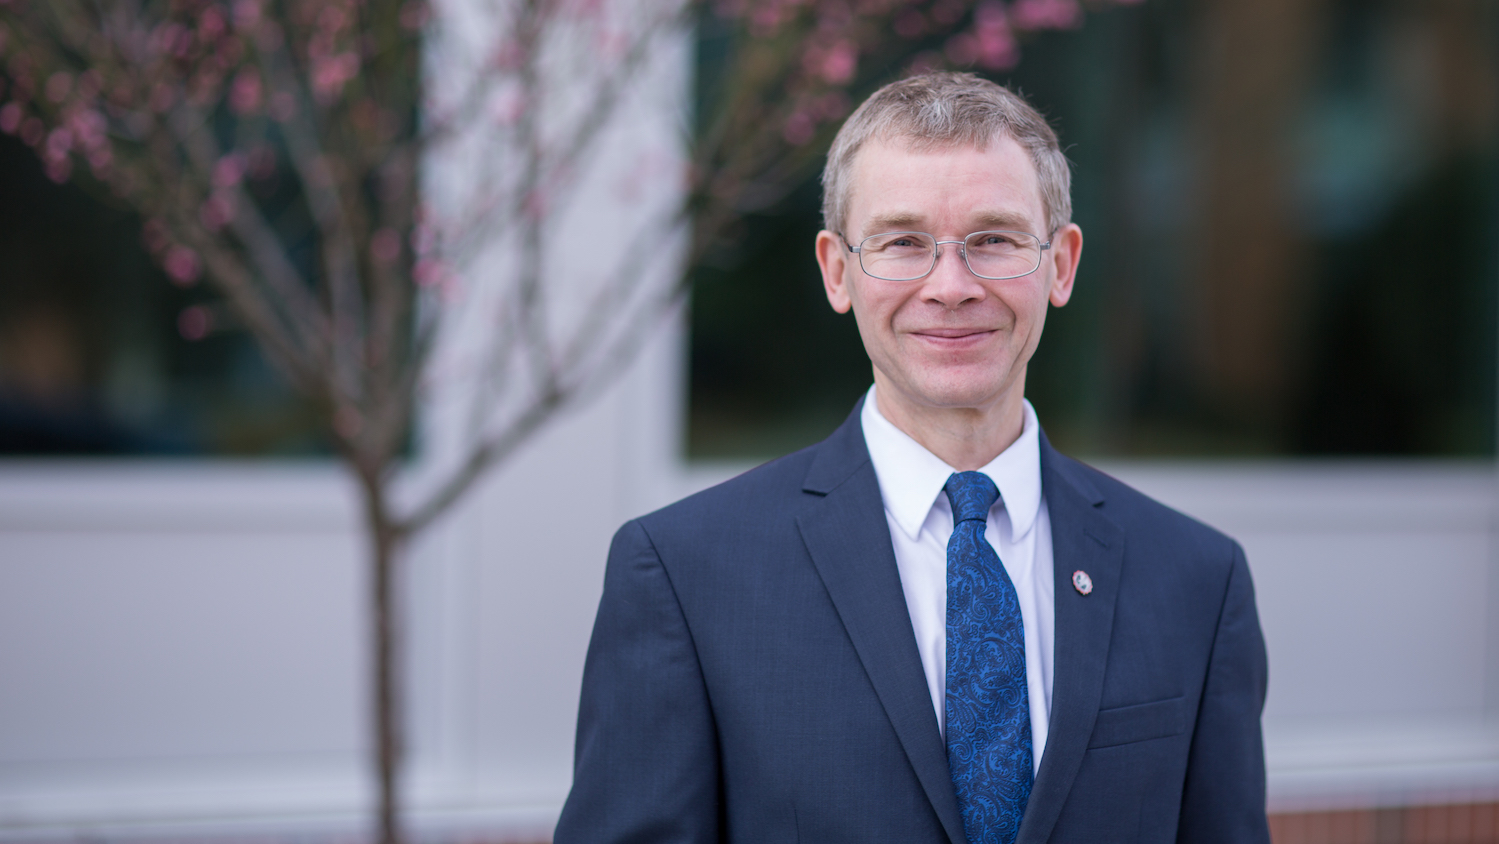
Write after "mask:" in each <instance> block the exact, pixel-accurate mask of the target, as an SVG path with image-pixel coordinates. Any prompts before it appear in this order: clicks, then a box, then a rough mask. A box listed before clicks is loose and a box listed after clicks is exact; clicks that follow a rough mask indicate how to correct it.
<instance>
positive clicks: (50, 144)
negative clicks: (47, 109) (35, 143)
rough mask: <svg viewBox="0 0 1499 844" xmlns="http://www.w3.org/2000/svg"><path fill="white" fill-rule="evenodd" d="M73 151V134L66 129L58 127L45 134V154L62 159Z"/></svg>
mask: <svg viewBox="0 0 1499 844" xmlns="http://www.w3.org/2000/svg"><path fill="white" fill-rule="evenodd" d="M72 151H73V133H72V132H69V131H68V130H67V129H66V128H63V127H59V128H57V129H53V130H52V131H51V132H49V133H47V149H46V154H47V155H49V156H51V157H52V158H62V157H63V156H65V155H67V154H68V153H70V152H72Z"/></svg>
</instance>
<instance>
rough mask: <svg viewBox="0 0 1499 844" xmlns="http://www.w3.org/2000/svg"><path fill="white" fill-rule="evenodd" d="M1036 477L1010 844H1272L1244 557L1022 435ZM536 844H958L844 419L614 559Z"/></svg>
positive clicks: (888, 562) (647, 526) (646, 526)
mask: <svg viewBox="0 0 1499 844" xmlns="http://www.w3.org/2000/svg"><path fill="white" fill-rule="evenodd" d="M1041 473H1042V489H1043V493H1044V494H1045V496H1046V503H1047V507H1048V510H1049V512H1050V516H1051V525H1052V537H1053V556H1054V559H1055V574H1056V640H1055V648H1056V650H1055V676H1054V682H1053V693H1052V705H1051V727H1050V733H1049V737H1048V739H1047V743H1046V747H1045V749H1044V752H1042V753H1041V767H1040V770H1039V772H1038V773H1037V775H1036V780H1035V785H1034V788H1033V790H1032V792H1031V798H1030V803H1029V805H1028V806H1027V808H1026V811H1025V818H1024V821H1023V823H1022V826H1021V828H1020V835H1019V839H1018V844H1041V842H1055V844H1063V842H1077V843H1078V844H1105V843H1106V844H1118V842H1142V844H1143V842H1152V844H1154V842H1201V844H1268V842H1269V840H1270V838H1269V832H1268V830H1267V826H1266V821H1265V772H1264V754H1263V750H1262V745H1261V738H1260V710H1261V707H1262V705H1263V702H1264V695H1265V680H1266V665H1265V649H1264V642H1263V639H1262V637H1261V635H1260V627H1259V620H1258V617H1257V615H1256V612H1255V605H1254V589H1253V586H1252V585H1251V583H1250V579H1249V570H1248V568H1247V566H1246V564H1245V560H1244V554H1243V551H1242V550H1241V549H1240V548H1239V546H1238V545H1237V544H1236V543H1234V542H1233V541H1232V540H1230V539H1228V538H1227V537H1225V536H1223V535H1222V534H1220V533H1218V532H1216V531H1214V530H1212V529H1211V528H1208V527H1206V526H1204V525H1202V524H1200V523H1198V522H1195V521H1193V520H1191V519H1189V518H1187V517H1186V516H1183V515H1181V514H1179V513H1177V512H1175V511H1173V510H1170V509H1168V508H1166V507H1164V506H1162V505H1161V504H1158V503H1156V502H1155V501H1153V500H1151V499H1149V498H1147V497H1145V496H1144V495H1141V494H1140V493H1138V492H1136V491H1134V490H1132V489H1130V488H1129V487H1127V486H1125V485H1124V484H1121V483H1120V482H1118V481H1116V480H1114V479H1113V478H1110V477H1108V476H1107V475H1104V474H1102V473H1100V472H1098V471H1096V470H1094V469H1091V468H1089V467H1087V466H1084V465H1083V464H1081V463H1078V462H1076V461H1074V460H1071V459H1069V458H1067V457H1064V456H1062V455H1060V454H1058V453H1057V452H1056V451H1055V450H1054V449H1052V447H1051V445H1050V444H1049V443H1048V442H1047V441H1046V438H1045V436H1044V435H1043V436H1042V438H1041ZM1078 570H1081V571H1085V572H1087V573H1088V575H1089V576H1090V577H1091V578H1092V580H1093V590H1092V593H1091V594H1089V595H1082V594H1080V593H1079V592H1078V591H1076V590H1075V589H1073V588H1072V573H1073V572H1074V571H1078ZM1038 750H1039V749H1038ZM555 842H556V844H625V843H626V842H631V844H688V842H691V844H704V843H705V842H744V844H776V843H777V842H816V843H817V844H824V843H827V844H831V843H832V842H848V844H876V842H889V843H890V844H926V842H931V844H939V842H947V843H948V844H965V838H964V835H963V825H962V821H961V819H960V817H959V814H958V805H957V799H956V797H955V795H954V791H953V786H952V781H951V779H950V777H949V773H948V767H947V758H946V751H945V748H944V745H943V741H942V738H941V735H940V733H939V732H938V725H937V717H936V713H935V712H934V711H933V709H932V699H931V695H930V693H929V692H928V689H927V685H926V679H925V675H924V674H923V673H922V666H921V658H920V656H919V655H918V653H917V649H916V639H915V635H914V633H913V632H912V628H911V621H910V616H909V614H908V612H907V609H906V603H905V598H904V596H903V593H902V591H901V584H900V577H899V574H898V572H897V570H896V565H895V553H894V550H893V548H892V546H891V541H890V529H889V526H888V523H887V522H886V520H885V513H884V507H883V503H882V500H881V498H880V490H879V484H878V482H877V480H876V478H875V473H874V467H873V465H872V464H871V463H870V460H869V452H868V449H867V448H866V447H865V444H864V435H863V431H862V428H861V426H860V423H859V412H858V409H857V408H855V411H854V413H853V414H852V415H851V416H850V417H849V418H848V420H847V421H846V422H844V423H843V425H842V426H841V427H840V428H839V429H838V430H837V431H836V432H835V433H834V434H833V435H832V436H831V437H829V438H828V439H827V440H826V441H824V442H822V443H820V444H818V445H816V446H813V447H811V448H808V449H805V450H803V451H799V452H797V453H795V454H792V455H789V456H787V457H784V458H781V459H779V460H776V461H773V462H771V463H768V464H766V465H764V466H761V467H759V468H758V469H755V470H753V471H750V472H748V473H746V474H744V475H741V476H739V477H738V478H735V479H734V480H731V481H729V482H727V483H724V484H721V485H719V486H716V487H714V488H712V489H709V490H707V491H705V492H702V493H699V494H697V495H694V496H692V497H690V498H687V499H685V500H683V501H680V502H678V503H676V504H673V505H671V506H670V507H667V508H665V509H663V510H660V511H657V512H655V513H652V514H650V515H648V516H645V517H642V518H640V519H637V520H635V521H632V522H630V523H628V524H626V525H625V526H624V527H622V528H620V530H619V532H618V534H616V535H615V538H614V543H613V546H612V548H611V549H610V552H609V563H608V568H607V573H606V574H605V581H604V595H603V600H602V601H601V603H600V605H599V612H598V618H597V621H596V622H595V625H594V631H593V640H592V643H591V644H590V646H589V649H588V657H587V662H586V665H585V668H584V674H583V694H582V702H581V707H580V710H579V714H578V735H577V749H576V758H575V771H574V781H573V788H572V793H571V794H570V795H569V797H568V799H567V803H566V805H565V806H564V808H563V810H562V817H561V820H560V821H559V823H558V826H557V831H556V836H555Z"/></svg>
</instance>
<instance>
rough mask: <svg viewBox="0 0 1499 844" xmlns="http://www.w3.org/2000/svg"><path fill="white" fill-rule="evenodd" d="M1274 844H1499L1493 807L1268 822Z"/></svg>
mask: <svg viewBox="0 0 1499 844" xmlns="http://www.w3.org/2000/svg"><path fill="white" fill-rule="evenodd" d="M1270 837H1271V838H1272V839H1273V840H1274V842H1275V844H1499V803H1469V804H1459V805H1451V806H1413V807H1409V808H1403V809H1365V810H1361V811H1343V812H1302V813H1296V814H1282V815H1271V816H1270Z"/></svg>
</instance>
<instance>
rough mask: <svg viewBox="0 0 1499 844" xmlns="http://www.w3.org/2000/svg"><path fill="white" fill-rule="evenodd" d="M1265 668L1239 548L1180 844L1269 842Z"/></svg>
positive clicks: (1200, 715) (1205, 697)
mask: <svg viewBox="0 0 1499 844" xmlns="http://www.w3.org/2000/svg"><path fill="white" fill-rule="evenodd" d="M1267 673H1268V668H1267V665H1266V659H1265V640H1264V637H1263V636H1262V635H1261V633H1260V621H1259V614H1258V613H1257V612H1256V611H1255V606H1254V584H1253V583H1252V582H1251V580H1250V577H1249V565H1248V563H1247V561H1246V560H1245V559H1244V551H1243V549H1242V548H1240V547H1239V545H1238V543H1234V546H1233V563H1232V567H1231V571H1230V574H1229V580H1228V589H1227V593H1226V595H1225V596H1224V601H1223V608H1222V610H1221V612H1220V615H1219V617H1218V630H1217V633H1216V635H1215V638H1214V641H1213V651H1212V657H1211V661H1210V663H1209V665H1208V673H1207V682H1206V684H1205V687H1204V689H1203V693H1202V703H1201V705H1200V707H1199V709H1198V711H1197V725H1196V728H1195V730H1194V732H1193V738H1192V748H1191V751H1190V755H1189V756H1188V759H1187V779H1186V785H1185V788H1184V789H1183V792H1182V809H1181V823H1180V825H1179V826H1178V827H1177V836H1176V840H1177V842H1178V844H1269V842H1270V830H1269V826H1268V824H1267V822H1266V818H1265V748H1264V740H1263V738H1262V736H1261V732H1260V712H1261V711H1262V710H1263V709H1264V706H1265V684H1266V677H1267Z"/></svg>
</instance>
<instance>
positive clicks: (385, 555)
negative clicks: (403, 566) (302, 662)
mask: <svg viewBox="0 0 1499 844" xmlns="http://www.w3.org/2000/svg"><path fill="white" fill-rule="evenodd" d="M360 480H361V483H362V485H363V486H364V493H365V521H366V527H367V529H368V530H369V539H370V566H371V571H370V580H371V586H372V591H371V596H370V597H371V599H372V600H371V605H370V610H371V612H370V622H371V624H372V625H373V629H372V630H371V632H372V633H373V638H374V645H375V648H374V654H373V657H374V664H373V666H372V669H373V670H372V671H371V672H370V674H371V679H372V681H373V683H374V689H373V691H374V702H375V711H374V713H373V714H374V724H373V726H374V731H375V735H374V739H375V770H376V777H377V780H378V784H379V810H378V817H379V842H380V844H401V842H402V841H403V837H402V833H401V825H400V812H401V806H400V799H399V797H400V795H399V773H400V766H401V755H402V751H403V747H402V741H401V707H400V676H401V675H400V668H401V660H400V656H401V654H400V642H399V636H400V623H399V622H400V619H399V617H398V614H397V613H398V606H397V601H396V600H395V598H396V584H395V579H396V574H397V572H396V565H397V563H398V561H399V559H400V553H401V550H402V547H403V545H404V542H403V540H404V539H405V537H404V536H403V535H402V533H401V532H400V531H399V530H398V529H397V528H396V527H395V526H393V524H392V519H391V518H390V514H389V511H388V509H387V507H386V502H385V490H384V489H383V488H382V487H381V484H380V481H379V479H378V476H376V477H371V476H370V475H367V474H364V473H361V477H360Z"/></svg>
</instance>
